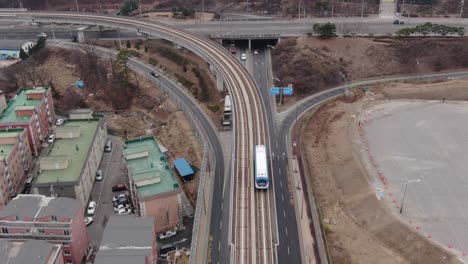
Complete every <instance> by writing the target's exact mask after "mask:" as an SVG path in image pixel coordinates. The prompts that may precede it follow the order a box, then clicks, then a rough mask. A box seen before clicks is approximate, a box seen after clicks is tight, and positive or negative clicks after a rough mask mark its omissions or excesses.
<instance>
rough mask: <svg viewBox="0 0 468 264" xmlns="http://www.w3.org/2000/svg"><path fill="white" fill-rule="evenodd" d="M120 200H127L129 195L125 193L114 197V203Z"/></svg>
mask: <svg viewBox="0 0 468 264" xmlns="http://www.w3.org/2000/svg"><path fill="white" fill-rule="evenodd" d="M120 198H127V195H126V194H125V193H121V194H118V195H116V196H114V197H112V202H115V201H117V200H119V199H120Z"/></svg>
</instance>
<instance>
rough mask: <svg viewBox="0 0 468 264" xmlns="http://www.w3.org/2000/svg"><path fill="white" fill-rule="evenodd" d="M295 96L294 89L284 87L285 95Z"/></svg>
mask: <svg viewBox="0 0 468 264" xmlns="http://www.w3.org/2000/svg"><path fill="white" fill-rule="evenodd" d="M292 94H293V88H291V87H284V88H283V95H292Z"/></svg>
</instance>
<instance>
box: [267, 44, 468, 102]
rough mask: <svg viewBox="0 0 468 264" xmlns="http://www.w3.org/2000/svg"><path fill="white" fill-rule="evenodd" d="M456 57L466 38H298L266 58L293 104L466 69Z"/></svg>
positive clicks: (464, 59)
mask: <svg viewBox="0 0 468 264" xmlns="http://www.w3.org/2000/svg"><path fill="white" fill-rule="evenodd" d="M462 54H467V55H468V38H451V39H448V38H446V39H442V38H437V39H434V38H432V39H431V38H411V39H397V38H384V39H372V38H333V39H329V40H320V39H317V38H307V37H304V38H298V39H286V40H282V41H281V43H280V44H278V45H277V48H276V49H275V50H273V52H272V57H273V70H274V73H275V76H277V77H278V78H279V79H280V80H282V82H283V83H285V84H289V83H292V84H293V87H294V91H295V92H296V95H295V97H293V98H292V100H298V99H299V98H302V97H305V96H307V95H310V94H312V93H316V92H319V91H322V90H324V89H327V88H330V87H334V86H338V85H340V84H344V83H346V82H353V81H356V80H365V79H379V78H385V77H389V76H395V75H411V74H423V73H430V72H443V71H449V70H450V71H454V70H459V69H460V70H461V69H466V68H467V67H468V59H467V58H468V56H466V55H462ZM440 58H445V59H444V60H441V59H440ZM286 100H287V101H288V99H286Z"/></svg>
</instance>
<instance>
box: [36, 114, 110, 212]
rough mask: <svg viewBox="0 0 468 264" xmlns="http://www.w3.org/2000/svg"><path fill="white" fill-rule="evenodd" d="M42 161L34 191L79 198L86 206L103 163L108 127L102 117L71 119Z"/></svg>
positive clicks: (60, 128)
mask: <svg viewBox="0 0 468 264" xmlns="http://www.w3.org/2000/svg"><path fill="white" fill-rule="evenodd" d="M55 136H56V139H55V141H54V143H53V144H52V146H51V147H50V148H49V151H48V153H47V155H45V156H44V157H42V158H41V159H40V160H39V166H40V169H39V174H38V175H37V176H36V178H35V180H34V182H33V183H32V187H31V193H34V194H43V195H55V196H59V197H69V198H75V199H78V200H79V201H80V202H81V206H82V207H85V206H86V204H87V202H88V199H89V196H90V194H91V191H92V188H93V184H94V181H95V179H96V171H97V170H98V168H99V164H100V163H101V159H102V154H103V151H104V145H105V144H106V140H107V129H106V124H105V122H104V120H102V119H97V118H94V119H86V120H69V121H67V122H66V123H65V124H64V125H63V126H61V127H57V128H56V129H55Z"/></svg>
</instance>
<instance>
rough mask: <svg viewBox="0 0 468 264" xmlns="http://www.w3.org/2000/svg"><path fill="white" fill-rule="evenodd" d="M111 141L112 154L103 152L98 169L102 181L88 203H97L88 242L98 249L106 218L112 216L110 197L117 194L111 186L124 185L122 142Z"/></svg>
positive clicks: (89, 227) (95, 186) (114, 139)
mask: <svg viewBox="0 0 468 264" xmlns="http://www.w3.org/2000/svg"><path fill="white" fill-rule="evenodd" d="M109 139H111V140H112V143H113V147H112V152H104V154H103V156H102V161H101V164H100V165H99V169H100V170H102V172H103V175H104V176H103V179H102V181H100V182H98V181H96V182H95V183H94V187H93V191H92V193H91V197H90V198H89V200H90V201H95V202H96V203H97V208H96V214H95V216H94V221H93V223H91V225H89V226H88V235H89V242H90V244H91V245H92V246H95V247H97V248H99V245H100V244H101V240H102V235H103V233H104V229H105V226H106V224H107V221H108V218H109V217H111V216H112V215H114V205H113V204H112V197H113V196H114V195H116V194H118V193H114V192H112V186H114V185H115V184H117V183H125V173H124V171H123V170H122V141H121V140H120V139H119V138H118V137H114V136H109Z"/></svg>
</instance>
